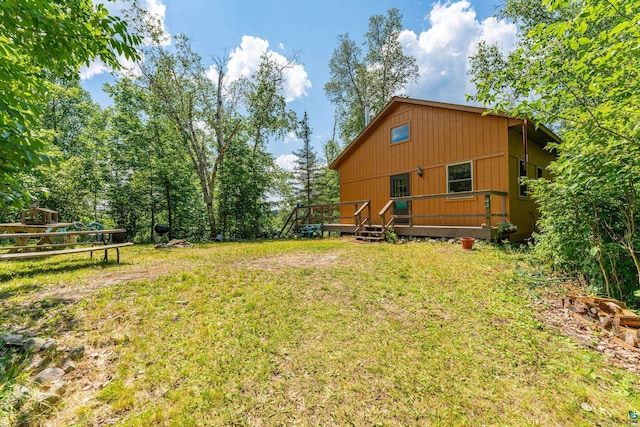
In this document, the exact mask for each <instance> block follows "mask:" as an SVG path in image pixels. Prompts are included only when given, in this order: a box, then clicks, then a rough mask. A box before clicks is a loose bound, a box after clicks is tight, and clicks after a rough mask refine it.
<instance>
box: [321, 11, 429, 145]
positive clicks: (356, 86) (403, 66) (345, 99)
mask: <svg viewBox="0 0 640 427" xmlns="http://www.w3.org/2000/svg"><path fill="white" fill-rule="evenodd" d="M401 30H402V14H401V13H400V11H399V10H398V9H396V8H393V9H389V10H388V11H387V15H386V16H384V15H374V16H372V17H371V18H370V19H369V30H368V31H367V33H366V34H365V36H364V37H365V41H364V43H363V45H364V46H365V47H366V53H364V52H363V50H362V49H361V48H360V47H359V46H358V45H357V44H356V42H354V41H353V40H351V39H350V38H349V34H342V35H340V36H338V46H337V47H336V48H335V49H334V51H333V55H332V57H331V60H330V61H329V73H330V76H331V77H330V81H329V83H327V84H326V85H325V88H324V89H325V92H326V94H327V97H328V98H329V100H330V101H331V102H332V103H333V104H334V105H335V106H336V109H337V110H339V111H341V112H343V113H344V114H340V117H341V120H340V121H339V128H340V136H341V138H342V140H343V141H344V142H346V143H349V142H351V140H352V139H353V138H355V137H356V136H357V135H358V134H359V133H360V131H362V129H363V128H364V126H365V117H364V110H365V106H367V105H368V106H369V107H370V108H371V111H372V112H373V113H378V112H380V110H382V108H383V107H384V106H385V104H386V103H387V102H388V101H389V99H390V98H391V97H393V96H394V95H398V94H399V93H400V91H402V89H403V88H404V86H405V85H406V84H407V83H409V82H411V81H415V79H416V78H417V77H418V66H417V63H416V60H415V58H413V57H412V56H409V55H406V54H405V53H404V52H403V51H402V46H401V45H400V41H399V39H398V35H399V34H400V31H401Z"/></svg>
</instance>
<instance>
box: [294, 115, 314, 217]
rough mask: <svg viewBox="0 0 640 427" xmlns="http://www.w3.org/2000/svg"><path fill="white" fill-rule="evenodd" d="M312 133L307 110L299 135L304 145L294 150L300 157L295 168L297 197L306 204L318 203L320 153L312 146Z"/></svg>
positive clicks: (299, 127) (300, 123)
mask: <svg viewBox="0 0 640 427" xmlns="http://www.w3.org/2000/svg"><path fill="white" fill-rule="evenodd" d="M311 133H312V130H311V128H310V127H309V117H308V116H307V112H306V111H305V113H304V117H303V118H302V120H301V121H300V122H299V126H298V130H297V135H298V138H300V139H301V140H302V144H303V145H302V147H301V148H300V149H299V150H296V151H294V152H293V154H295V155H296V156H297V157H298V159H297V160H296V167H295V169H294V176H295V183H296V193H295V195H296V198H297V200H298V201H299V202H302V203H304V204H306V205H313V204H316V203H317V199H318V191H317V186H318V185H317V182H318V176H319V172H320V171H319V164H318V155H317V154H316V152H315V151H314V150H313V147H312V146H311Z"/></svg>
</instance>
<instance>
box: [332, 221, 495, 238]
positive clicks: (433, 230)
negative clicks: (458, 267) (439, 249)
mask: <svg viewBox="0 0 640 427" xmlns="http://www.w3.org/2000/svg"><path fill="white" fill-rule="evenodd" d="M321 230H322V231H327V232H334V233H345V234H356V226H355V225H352V224H323V225H322V228H321ZM393 230H394V232H395V233H396V235H398V236H406V237H433V238H442V237H446V238H454V237H473V238H474V239H481V240H495V239H496V238H497V237H498V233H497V230H496V229H495V228H488V227H462V226H460V227H455V226H447V227H445V226H437V225H432V226H428V225H414V226H413V227H409V226H408V225H395V226H394V227H393Z"/></svg>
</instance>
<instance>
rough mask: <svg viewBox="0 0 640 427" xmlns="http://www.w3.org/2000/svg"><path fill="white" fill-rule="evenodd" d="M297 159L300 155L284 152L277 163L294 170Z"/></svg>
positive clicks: (288, 169) (286, 168)
mask: <svg viewBox="0 0 640 427" xmlns="http://www.w3.org/2000/svg"><path fill="white" fill-rule="evenodd" d="M297 160H298V156H296V155H295V154H282V155H280V156H278V158H277V159H276V161H275V163H276V165H278V166H279V167H281V168H282V169H284V170H286V171H287V172H293V170H294V169H295V166H296V161H297Z"/></svg>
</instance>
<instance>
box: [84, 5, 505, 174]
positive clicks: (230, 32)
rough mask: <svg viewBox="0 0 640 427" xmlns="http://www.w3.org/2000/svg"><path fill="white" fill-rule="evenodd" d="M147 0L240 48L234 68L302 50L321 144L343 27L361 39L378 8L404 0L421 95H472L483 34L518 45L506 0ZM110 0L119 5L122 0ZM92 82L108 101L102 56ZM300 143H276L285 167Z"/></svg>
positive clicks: (296, 73)
mask: <svg viewBox="0 0 640 427" xmlns="http://www.w3.org/2000/svg"><path fill="white" fill-rule="evenodd" d="M140 3H141V5H142V6H143V7H145V8H146V9H147V10H149V11H150V12H151V13H153V14H155V15H156V16H157V17H159V18H160V19H162V20H163V21H164V25H165V31H166V32H167V33H168V34H170V35H175V34H186V35H187V36H189V37H190V38H191V39H192V43H193V46H194V48H195V50H196V51H197V52H198V53H200V55H201V56H202V57H203V59H204V61H205V63H207V64H210V63H212V61H211V59H210V58H211V57H219V56H222V55H225V54H226V55H230V61H229V67H230V70H229V72H230V74H232V75H234V74H237V75H238V76H239V75H243V73H245V74H246V73H248V72H250V71H252V69H255V67H256V66H257V64H258V61H259V57H260V55H261V54H262V53H264V51H265V50H269V51H271V52H272V54H274V55H282V56H283V57H284V56H288V57H289V56H291V55H293V54H294V53H295V54H296V58H297V61H298V63H299V65H298V66H297V67H296V68H295V69H294V70H293V71H292V72H291V73H290V74H289V75H288V76H287V79H288V81H287V88H286V90H287V96H288V98H289V99H290V102H289V106H290V108H292V109H294V110H295V111H296V112H298V113H299V115H300V116H302V114H303V113H304V111H307V113H308V115H309V120H310V124H311V127H312V129H313V144H314V147H315V148H316V151H317V152H319V153H320V152H321V147H322V146H323V144H324V143H325V142H326V141H327V140H328V139H329V138H330V137H331V132H332V128H333V120H334V119H333V117H334V113H333V106H332V105H331V104H330V103H329V101H328V100H327V99H326V96H325V93H324V85H325V83H326V82H327V81H328V78H329V74H328V63H329V59H330V58H331V54H332V52H333V49H334V48H335V47H336V44H337V38H338V35H339V34H344V33H349V36H350V37H351V38H352V39H353V40H355V41H356V42H361V41H362V37H363V35H364V33H365V32H366V31H367V26H368V22H369V17H370V16H372V15H375V14H385V13H386V11H387V10H388V9H390V8H392V7H397V8H398V9H400V12H401V13H402V15H403V17H404V19H403V24H404V28H405V30H404V31H403V32H402V33H401V35H400V40H401V43H402V45H403V48H404V50H405V52H407V53H411V54H413V55H414V56H415V57H416V58H417V61H418V65H419V67H420V78H419V79H418V82H416V83H413V84H410V85H408V86H407V87H406V88H405V90H404V93H405V94H406V95H408V96H411V97H414V98H422V99H429V100H433V101H443V102H453V103H465V94H466V93H470V92H472V91H473V87H472V86H471V85H470V84H469V82H468V76H467V69H468V61H467V57H468V55H469V54H470V53H473V50H474V47H475V45H476V44H477V43H478V41H480V40H488V41H490V42H496V43H499V44H500V45H501V46H503V48H504V49H510V48H511V47H512V45H513V43H514V41H515V34H516V29H515V27H514V26H513V25H512V24H510V23H508V22H505V21H500V20H498V19H496V18H494V17H493V15H494V14H495V13H496V11H497V5H498V4H499V0H457V1H455V0H451V1H431V0H423V1H416V0H405V1H391V0H355V1H345V0H342V1H338V0H320V1H317V0H316V1H292V0H289V1H285V0H280V1H269V0H250V1H243V0H237V1H229V0H226V1H223V0H141V1H140ZM108 7H109V9H111V10H114V6H113V5H112V4H108ZM81 77H82V78H83V84H84V86H85V88H87V89H88V90H89V91H90V92H91V94H92V96H93V98H94V100H96V101H97V102H99V103H101V104H103V105H108V104H109V103H110V101H109V99H108V98H107V97H106V95H105V94H104V93H103V92H102V89H101V88H102V85H103V84H104V83H105V82H107V81H111V80H112V79H113V77H111V76H110V75H109V74H108V70H106V69H104V67H103V66H101V64H93V65H92V66H90V67H88V68H85V69H84V70H83V71H82V72H81ZM299 147H300V142H299V141H297V139H296V138H295V136H293V135H290V136H289V137H287V138H285V140H284V141H272V142H271V143H270V144H269V147H268V149H269V151H270V152H271V153H273V155H274V156H275V157H276V158H277V159H278V163H279V164H280V165H281V166H283V167H290V166H291V163H292V161H293V160H294V157H293V156H292V155H291V152H292V151H294V150H296V149H297V148H299Z"/></svg>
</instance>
